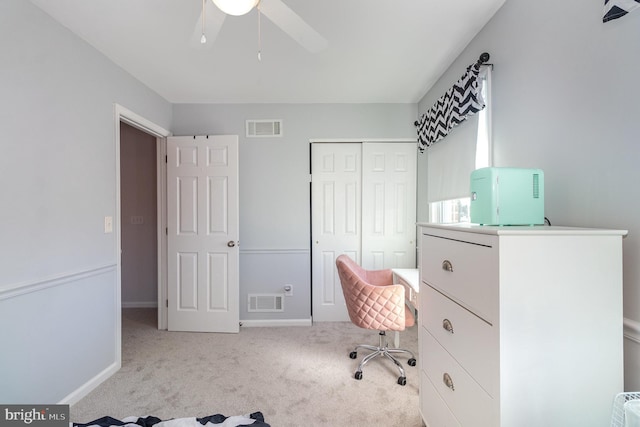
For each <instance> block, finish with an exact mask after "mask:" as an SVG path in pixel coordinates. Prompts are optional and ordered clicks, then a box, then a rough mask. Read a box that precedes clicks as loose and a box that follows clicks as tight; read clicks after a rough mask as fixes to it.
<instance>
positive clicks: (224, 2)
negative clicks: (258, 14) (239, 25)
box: [213, 0, 260, 16]
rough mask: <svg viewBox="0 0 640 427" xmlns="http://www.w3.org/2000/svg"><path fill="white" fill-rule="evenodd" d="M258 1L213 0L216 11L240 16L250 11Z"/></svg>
mask: <svg viewBox="0 0 640 427" xmlns="http://www.w3.org/2000/svg"><path fill="white" fill-rule="evenodd" d="M259 1H260V0H213V3H214V4H215V5H216V6H218V9H220V10H221V11H223V12H224V13H226V14H227V15H234V16H240V15H245V14H247V13H249V12H250V11H251V9H253V8H254V7H255V6H256V5H257V4H258V2H259Z"/></svg>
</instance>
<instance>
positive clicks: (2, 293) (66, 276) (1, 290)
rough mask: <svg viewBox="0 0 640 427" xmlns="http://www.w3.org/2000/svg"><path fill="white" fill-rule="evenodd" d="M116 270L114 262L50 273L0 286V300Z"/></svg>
mask: <svg viewBox="0 0 640 427" xmlns="http://www.w3.org/2000/svg"><path fill="white" fill-rule="evenodd" d="M115 270H116V264H115V263H113V264H106V265H101V266H97V267H92V268H87V269H83V270H78V271H74V272H71V273H62V274H56V275H52V276H50V277H47V278H43V279H36V280H34V281H31V282H21V283H12V284H9V285H5V286H0V301H2V300H6V299H9V298H14V297H17V296H20V295H24V294H28V293H31V292H38V291H41V290H43V289H47V288H51V287H54V286H59V285H64V284H67V283H69V282H74V281H76V280H82V279H86V278H88V277H93V276H99V275H101V274H105V273H108V272H111V271H115Z"/></svg>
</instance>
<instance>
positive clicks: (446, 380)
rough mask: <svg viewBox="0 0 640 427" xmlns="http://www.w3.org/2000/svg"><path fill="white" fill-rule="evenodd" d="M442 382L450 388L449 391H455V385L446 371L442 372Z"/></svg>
mask: <svg viewBox="0 0 640 427" xmlns="http://www.w3.org/2000/svg"><path fill="white" fill-rule="evenodd" d="M442 382H443V383H444V384H445V385H446V386H447V387H449V388H450V389H451V391H455V390H456V389H455V387H454V386H453V380H452V379H451V376H450V375H449V374H447V373H446V372H445V373H444V375H443V376H442Z"/></svg>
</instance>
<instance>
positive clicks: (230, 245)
mask: <svg viewBox="0 0 640 427" xmlns="http://www.w3.org/2000/svg"><path fill="white" fill-rule="evenodd" d="M235 245H236V242H234V241H233V240H229V241H228V242H227V246H229V247H230V248H232V247H234V246H235Z"/></svg>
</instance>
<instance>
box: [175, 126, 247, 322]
mask: <svg viewBox="0 0 640 427" xmlns="http://www.w3.org/2000/svg"><path fill="white" fill-rule="evenodd" d="M167 206H168V209H167V224H168V241H167V253H168V255H167V258H168V265H167V275H168V295H167V297H168V309H167V315H168V329H169V330H170V331H197V332H238V331H239V290H238V137H237V136H235V135H224V136H208V137H205V136H198V137H195V138H194V137H170V138H168V139H167Z"/></svg>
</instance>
